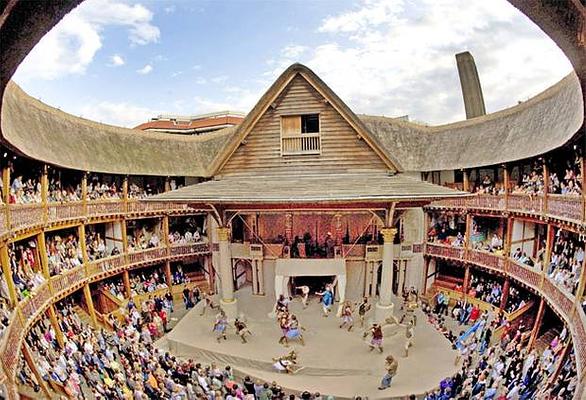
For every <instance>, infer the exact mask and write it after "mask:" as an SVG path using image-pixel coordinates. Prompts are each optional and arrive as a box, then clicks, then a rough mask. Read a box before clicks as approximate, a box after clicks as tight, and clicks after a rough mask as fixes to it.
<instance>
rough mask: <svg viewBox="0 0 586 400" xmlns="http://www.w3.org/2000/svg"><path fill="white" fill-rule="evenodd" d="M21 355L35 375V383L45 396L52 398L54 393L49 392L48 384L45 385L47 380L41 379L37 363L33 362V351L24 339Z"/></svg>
mask: <svg viewBox="0 0 586 400" xmlns="http://www.w3.org/2000/svg"><path fill="white" fill-rule="evenodd" d="M22 355H23V356H24V361H25V362H26V363H27V364H28V367H29V368H30V370H31V371H33V374H34V375H35V378H36V379H37V383H38V384H39V386H40V387H41V390H42V391H43V393H44V394H45V396H46V398H47V399H52V398H53V397H54V394H53V392H51V391H50V390H49V386H47V382H46V381H45V379H43V377H42V376H41V374H40V373H39V370H38V369H37V363H36V362H35V358H34V356H33V353H32V351H31V349H30V347H29V346H28V343H27V342H26V340H25V341H23V342H22Z"/></svg>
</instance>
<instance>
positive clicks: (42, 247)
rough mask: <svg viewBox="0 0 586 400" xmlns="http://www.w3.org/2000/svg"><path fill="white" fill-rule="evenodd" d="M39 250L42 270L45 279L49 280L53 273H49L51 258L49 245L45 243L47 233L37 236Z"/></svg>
mask: <svg viewBox="0 0 586 400" xmlns="http://www.w3.org/2000/svg"><path fill="white" fill-rule="evenodd" d="M37 245H38V246H37V248H38V250H39V258H40V262H41V268H42V271H43V276H44V277H45V279H47V280H48V279H49V278H50V276H51V273H50V272H49V256H48V255H47V243H46V242H45V232H41V233H39V234H38V235H37Z"/></svg>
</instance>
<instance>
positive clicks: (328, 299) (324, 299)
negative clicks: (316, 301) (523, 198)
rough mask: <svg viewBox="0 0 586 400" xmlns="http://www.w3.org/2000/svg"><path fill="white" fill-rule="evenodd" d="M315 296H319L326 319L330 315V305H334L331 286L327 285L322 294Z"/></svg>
mask: <svg viewBox="0 0 586 400" xmlns="http://www.w3.org/2000/svg"><path fill="white" fill-rule="evenodd" d="M316 294H317V295H319V296H321V303H322V309H323V312H324V317H327V316H328V315H330V311H331V309H332V304H333V303H334V293H333V292H332V286H331V285H329V284H328V285H326V289H325V290H324V291H323V292H321V293H316Z"/></svg>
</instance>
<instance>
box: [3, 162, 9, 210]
mask: <svg viewBox="0 0 586 400" xmlns="http://www.w3.org/2000/svg"><path fill="white" fill-rule="evenodd" d="M2 187H3V188H4V192H2V201H3V202H4V204H8V201H9V199H10V167H9V166H8V165H7V166H5V167H4V168H2Z"/></svg>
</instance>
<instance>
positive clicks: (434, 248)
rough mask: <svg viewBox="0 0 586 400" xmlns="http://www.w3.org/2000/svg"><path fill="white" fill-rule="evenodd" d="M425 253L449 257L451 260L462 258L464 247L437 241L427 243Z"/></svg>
mask: <svg viewBox="0 0 586 400" xmlns="http://www.w3.org/2000/svg"><path fill="white" fill-rule="evenodd" d="M425 246H426V253H427V254H428V255H430V256H437V257H442V258H451V259H453V260H462V259H464V253H465V251H464V248H462V247H452V246H446V245H443V244H437V243H427V244H426V245H425Z"/></svg>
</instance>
